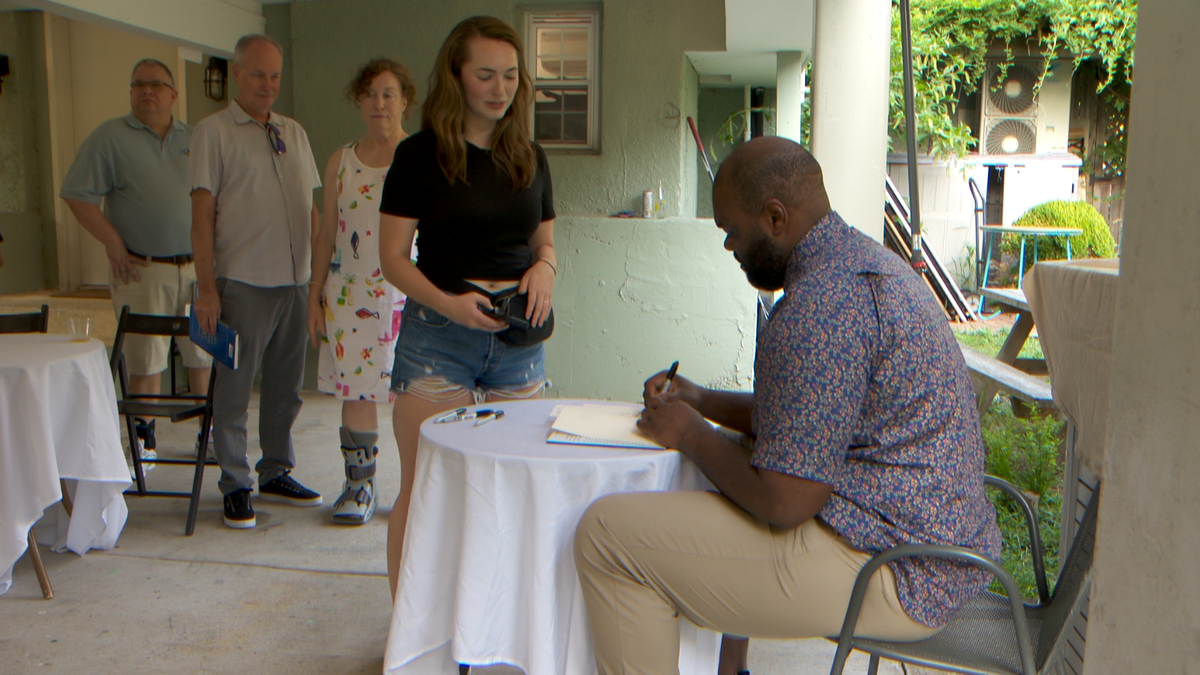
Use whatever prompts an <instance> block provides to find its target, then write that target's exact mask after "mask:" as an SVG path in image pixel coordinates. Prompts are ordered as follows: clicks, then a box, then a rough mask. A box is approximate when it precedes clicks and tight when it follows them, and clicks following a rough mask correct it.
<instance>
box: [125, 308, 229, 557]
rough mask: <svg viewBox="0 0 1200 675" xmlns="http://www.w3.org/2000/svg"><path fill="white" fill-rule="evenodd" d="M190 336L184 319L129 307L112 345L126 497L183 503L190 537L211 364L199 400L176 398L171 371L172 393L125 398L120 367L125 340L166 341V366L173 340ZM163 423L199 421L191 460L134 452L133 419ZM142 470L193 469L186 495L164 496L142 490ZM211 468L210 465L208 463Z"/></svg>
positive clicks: (208, 420)
mask: <svg viewBox="0 0 1200 675" xmlns="http://www.w3.org/2000/svg"><path fill="white" fill-rule="evenodd" d="M188 332H189V327H188V318H187V317H183V316H159V315H155V314H134V313H133V312H131V311H129V305H125V307H124V308H122V309H121V318H120V319H119V320H118V322H117V337H116V339H115V340H114V341H113V351H112V363H111V365H112V371H113V375H114V377H116V378H117V381H118V383H119V384H120V387H121V397H120V399H119V400H118V401H117V412H118V413H120V414H121V415H123V416H124V417H125V429H126V431H127V432H128V435H129V455H130V457H132V458H133V471H134V487H133V488H131V489H130V490H128V491H126V492H125V494H127V495H130V496H138V497H186V498H188V499H190V500H191V501H190V504H189V505H188V517H187V527H186V529H185V530H184V534H186V535H188V536H191V534H192V533H193V532H195V531H196V514H197V513H198V512H199V510H200V486H201V483H202V482H203V480H204V466H205V463H206V462H205V456H206V455H207V454H208V444H209V442H210V440H211V439H210V438H209V430H210V428H211V426H212V413H213V406H212V399H213V386H214V385H215V384H216V381H217V369H216V363H215V362H214V363H213V368H212V373H211V375H210V376H209V379H208V393H207V394H205V395H204V396H200V395H198V394H190V393H186V394H185V393H179V391H178V390H177V387H176V377H175V373H174V368H173V367H172V372H171V391H170V393H169V394H131V393H129V372H128V370H127V368H126V366H125V349H124V348H125V337H126V336H127V335H158V336H170V337H171V352H170V353H171V355H172V357H171V361H172V366H173V365H174V361H175V353H176V351H177V349H178V347H177V346H176V345H175V338H178V337H181V336H182V337H186V336H187V335H188ZM159 417H163V418H168V419H170V420H171V421H172V422H182V421H184V420H190V419H195V418H197V417H199V418H200V440H199V444H198V445H197V447H196V456H195V458H193V459H162V458H159V459H143V458H142V456H141V453H140V452H139V451H138V447H137V424H136V421H135V420H136V418H159ZM143 464H156V465H157V464H184V465H190V466H193V467H194V468H195V475H194V477H193V478H192V491H191V492H164V491H158V490H148V489H146V474H145V471H144V468H143V466H142V465H143ZM209 464H212V465H215V464H216V463H215V462H209Z"/></svg>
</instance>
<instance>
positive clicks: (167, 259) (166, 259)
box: [125, 246, 194, 265]
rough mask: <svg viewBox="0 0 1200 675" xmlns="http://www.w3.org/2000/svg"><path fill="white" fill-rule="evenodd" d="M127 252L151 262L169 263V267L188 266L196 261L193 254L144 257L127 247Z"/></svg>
mask: <svg viewBox="0 0 1200 675" xmlns="http://www.w3.org/2000/svg"><path fill="white" fill-rule="evenodd" d="M125 250H126V251H129V254H130V255H133V256H137V257H138V258H145V259H146V260H149V261H150V262H156V263H167V264H168V265H186V264H188V263H190V262H192V261H193V260H194V258H193V257H192V254H191V253H183V254H181V255H142V254H141V253H138V252H137V251H134V250H133V249H131V248H129V247H128V246H126V247H125Z"/></svg>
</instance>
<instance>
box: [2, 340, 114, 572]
mask: <svg viewBox="0 0 1200 675" xmlns="http://www.w3.org/2000/svg"><path fill="white" fill-rule="evenodd" d="M0 467H3V468H2V470H0V594H2V593H4V592H5V591H6V590H8V587H9V584H10V583H11V581H10V574H11V572H12V566H13V563H15V562H16V560H17V559H18V558H19V557H20V556H21V555H22V554H23V553H24V552H25V548H26V546H27V544H26V536H27V533H28V532H29V528H30V527H31V526H32V525H33V524H34V523H35V522H37V521H38V520H39V519H41V518H42V516H43V512H45V514H46V520H43V525H39V526H38V538H39V540H40V541H41V543H43V544H50V545H52V546H53V547H54V550H55V551H58V552H62V551H66V550H70V551H74V552H75V553H78V554H79V555H83V554H84V553H86V552H87V551H88V549H93V548H96V549H111V548H112V547H113V546H115V545H116V543H117V537H119V536H120V534H121V529H122V528H123V527H124V526H125V518H126V516H127V515H128V513H129V511H128V509H127V508H126V506H125V499H124V498H123V497H122V496H121V493H122V492H123V491H124V490H125V488H127V487H129V485H130V480H129V469H128V468H127V467H126V465H125V455H124V453H123V451H122V450H121V432H120V430H119V427H118V425H117V399H116V392H115V391H114V389H113V379H112V372H111V371H110V370H109V368H108V357H107V355H106V353H105V349H104V344H103V343H101V342H100V341H99V340H96V339H91V340H85V341H81V342H73V341H71V340H70V339H69V338H68V337H67V336H66V335H43V334H40V333H20V334H10V335H0ZM60 478H61V479H64V480H67V481H69V482H71V481H73V482H74V483H75V494H74V502H75V508H74V511H73V513H72V515H71V517H70V519H69V520H68V519H67V517H66V512H65V511H62V508H61V507H60V506H57V503H58V502H59V501H60V500H61V499H62V491H61V490H60V487H59V479H60ZM52 506H53V507H54V508H50V507H52ZM60 512H61V513H60ZM51 520H53V521H54V522H53V523H50V522H48V521H51ZM43 526H45V527H43Z"/></svg>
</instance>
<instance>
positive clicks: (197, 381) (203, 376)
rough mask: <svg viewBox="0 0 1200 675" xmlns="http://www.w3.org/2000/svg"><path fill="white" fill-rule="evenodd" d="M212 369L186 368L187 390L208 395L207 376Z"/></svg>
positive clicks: (199, 394) (197, 394) (210, 373)
mask: <svg viewBox="0 0 1200 675" xmlns="http://www.w3.org/2000/svg"><path fill="white" fill-rule="evenodd" d="M209 375H212V371H211V370H209V369H208V368H188V391H190V392H192V393H193V394H195V395H196V396H206V395H208V376H209Z"/></svg>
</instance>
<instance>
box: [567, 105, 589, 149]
mask: <svg viewBox="0 0 1200 675" xmlns="http://www.w3.org/2000/svg"><path fill="white" fill-rule="evenodd" d="M562 119H563V121H562V138H563V140H564V141H577V142H579V143H586V142H587V130H588V124H587V113H585V112H584V113H566V114H564V115H563V117H562Z"/></svg>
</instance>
